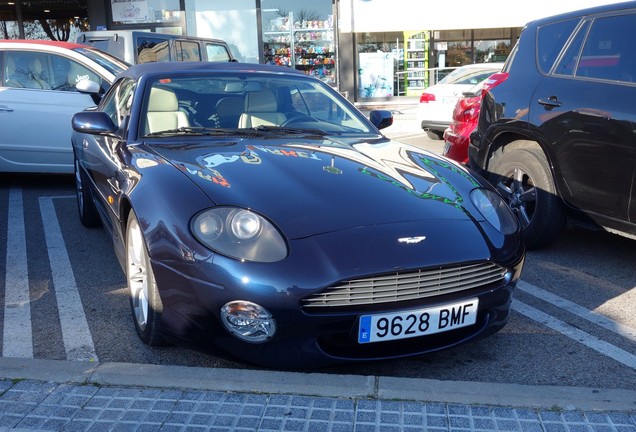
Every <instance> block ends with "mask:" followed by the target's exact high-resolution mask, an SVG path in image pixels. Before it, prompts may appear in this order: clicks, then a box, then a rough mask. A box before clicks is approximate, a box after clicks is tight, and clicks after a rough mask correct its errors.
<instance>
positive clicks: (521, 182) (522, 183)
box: [497, 168, 537, 228]
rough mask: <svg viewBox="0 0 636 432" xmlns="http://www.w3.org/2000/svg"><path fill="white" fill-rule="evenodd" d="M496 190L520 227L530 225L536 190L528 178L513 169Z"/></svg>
mask: <svg viewBox="0 0 636 432" xmlns="http://www.w3.org/2000/svg"><path fill="white" fill-rule="evenodd" d="M497 189H498V190H499V192H500V193H501V195H502V196H503V197H504V199H505V200H506V201H507V202H508V205H509V206H510V208H511V209H512V211H513V213H514V214H515V215H516V216H517V218H518V219H519V222H520V223H521V226H522V227H523V228H526V227H527V226H528V225H530V222H531V220H532V216H533V215H534V209H535V205H536V202H537V190H536V188H535V186H534V182H533V181H532V179H531V178H530V176H529V175H528V174H527V173H525V172H524V171H523V170H521V169H519V168H515V169H514V170H513V171H512V173H511V174H509V177H508V178H507V179H506V180H505V181H502V182H500V183H499V184H498V185H497Z"/></svg>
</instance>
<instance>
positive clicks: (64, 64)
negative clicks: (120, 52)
mask: <svg viewBox="0 0 636 432" xmlns="http://www.w3.org/2000/svg"><path fill="white" fill-rule="evenodd" d="M127 67H128V65H127V64H126V63H124V62H122V61H120V60H118V59H116V58H115V57H112V56H110V55H108V54H106V53H104V52H102V51H99V50H96V49H93V48H90V47H87V46H84V45H78V44H73V43H67V42H54V41H34V40H29V41H27V40H2V41H0V71H1V75H0V78H1V80H0V124H2V133H1V134H0V171H4V172H38V173H72V172H73V151H72V148H71V132H72V129H71V117H72V116H73V114H75V113H76V112H78V111H82V110H84V109H86V108H88V107H91V106H94V105H97V103H98V102H99V97H98V96H96V94H97V95H99V94H102V93H104V92H105V91H106V90H107V89H108V88H109V87H110V85H111V84H112V82H113V81H114V79H115V75H116V74H118V73H119V72H121V71H123V70H125V69H126V68H127ZM83 91H84V92H83ZM95 92H96V94H95ZM89 93H92V94H89Z"/></svg>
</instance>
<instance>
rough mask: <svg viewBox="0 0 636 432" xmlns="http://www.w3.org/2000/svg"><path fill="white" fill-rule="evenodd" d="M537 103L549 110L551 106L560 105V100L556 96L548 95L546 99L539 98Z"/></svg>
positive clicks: (556, 106)
mask: <svg viewBox="0 0 636 432" xmlns="http://www.w3.org/2000/svg"><path fill="white" fill-rule="evenodd" d="M538 102H539V104H541V105H543V106H544V107H545V108H546V109H548V110H551V109H552V108H558V107H560V106H561V102H560V101H559V98H558V97H556V96H550V97H549V98H547V99H543V98H541V99H539V101H538Z"/></svg>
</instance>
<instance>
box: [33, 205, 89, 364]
mask: <svg viewBox="0 0 636 432" xmlns="http://www.w3.org/2000/svg"><path fill="white" fill-rule="evenodd" d="M60 198H62V197H60ZM65 198H71V196H69V197H65ZM40 211H41V213H42V222H43V225H44V235H45V238H46V246H47V249H48V256H49V262H50V264H51V275H52V278H53V286H54V288H55V295H56V298H57V307H58V310H59V316H60V325H61V328H62V340H63V341H64V348H65V349H66V357H67V360H85V361H86V360H89V361H97V360H98V359H97V354H96V353H95V346H94V344H93V338H92V336H91V333H90V329H89V327H88V323H87V321H86V315H85V314H84V307H83V306H82V301H81V299H80V296H79V291H78V290H77V284H76V283H75V277H74V275H73V268H72V267H71V262H70V260H69V257H68V253H67V251H66V243H65V242H64V238H63V237H62V231H61V229H60V225H59V222H58V219H57V215H56V213H55V208H54V206H53V198H51V197H40Z"/></svg>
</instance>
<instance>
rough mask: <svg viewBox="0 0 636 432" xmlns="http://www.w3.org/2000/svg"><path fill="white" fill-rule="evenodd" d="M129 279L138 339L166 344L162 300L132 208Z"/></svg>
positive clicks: (127, 262) (127, 243)
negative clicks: (162, 328) (163, 333)
mask: <svg viewBox="0 0 636 432" xmlns="http://www.w3.org/2000/svg"><path fill="white" fill-rule="evenodd" d="M126 281H127V283H128V293H129V298H130V309H131V312H132V316H133V322H134V323H135V330H136V331H137V334H138V335H139V338H140V339H141V340H142V341H143V342H144V343H146V344H147V345H150V346H161V345H164V344H165V343H164V339H163V336H162V334H161V326H160V321H161V314H162V312H163V303H162V302H161V297H160V296H159V291H158V290H157V283H156V281H155V276H154V273H153V271H152V266H151V265H150V257H149V256H148V249H147V248H146V242H145V241H144V237H143V233H142V231H141V227H140V226H139V221H138V219H137V217H136V216H135V213H134V212H132V211H131V212H130V215H129V216H128V223H127V226H126Z"/></svg>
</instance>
